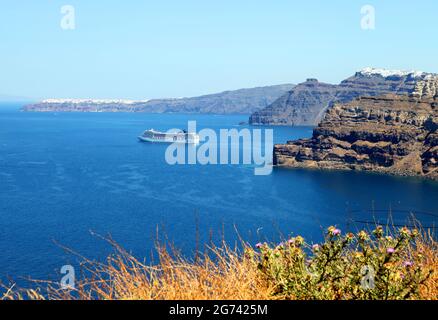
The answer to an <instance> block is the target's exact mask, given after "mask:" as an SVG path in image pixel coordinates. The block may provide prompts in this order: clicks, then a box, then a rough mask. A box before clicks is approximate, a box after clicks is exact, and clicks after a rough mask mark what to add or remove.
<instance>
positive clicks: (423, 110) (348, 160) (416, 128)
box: [274, 82, 438, 179]
mask: <svg viewBox="0 0 438 320" xmlns="http://www.w3.org/2000/svg"><path fill="white" fill-rule="evenodd" d="M429 85H430V83H428V82H422V83H421V84H419V85H418V86H417V89H418V90H416V91H414V92H413V93H412V94H411V96H407V95H406V96H396V95H386V96H381V97H364V98H358V99H356V100H354V101H352V102H349V103H336V104H335V105H334V106H333V107H332V108H330V109H329V110H328V112H327V113H326V115H325V117H324V119H323V120H322V121H321V123H320V124H319V125H318V127H316V128H315V129H314V131H313V136H312V138H310V139H301V140H297V141H289V142H287V144H282V145H275V147H274V164H276V165H278V166H286V167H294V168H319V169H341V170H368V171H376V172H382V173H390V174H397V175H409V176H424V177H429V178H432V179H438V171H437V164H438V132H437V129H438V111H437V105H438V96H437V92H436V91H435V92H432V91H427V90H426V91H427V94H426V93H425V92H426V91H424V90H423V89H424V87H427V86H429ZM420 96H421V97H420Z"/></svg>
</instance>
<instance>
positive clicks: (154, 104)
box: [22, 84, 293, 114]
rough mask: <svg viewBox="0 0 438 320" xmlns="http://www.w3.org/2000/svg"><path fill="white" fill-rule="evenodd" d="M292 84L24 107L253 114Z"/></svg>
mask: <svg viewBox="0 0 438 320" xmlns="http://www.w3.org/2000/svg"><path fill="white" fill-rule="evenodd" d="M291 88H293V85H292V84H281V85H274V86H267V87H257V88H249V89H239V90H233V91H224V92H221V93H215V94H209V95H204V96H199V97H191V98H175V99H152V100H143V101H135V100H108V99H99V100H98V99H46V100H43V101H41V102H39V103H34V104H29V105H26V106H24V107H23V109H22V110H23V111H27V112H149V113H206V114H233V113H235V114H250V113H252V112H254V111H256V110H259V109H263V108H265V107H266V106H268V105H270V104H271V103H272V102H274V101H275V100H276V99H278V98H279V97H280V96H282V95H283V94H284V93H285V92H287V91H288V90H290V89H291Z"/></svg>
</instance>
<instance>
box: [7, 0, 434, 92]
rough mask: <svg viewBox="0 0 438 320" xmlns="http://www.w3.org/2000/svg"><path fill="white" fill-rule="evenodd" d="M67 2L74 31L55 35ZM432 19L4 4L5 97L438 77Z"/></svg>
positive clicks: (386, 10) (253, 1)
mask: <svg viewBox="0 0 438 320" xmlns="http://www.w3.org/2000/svg"><path fill="white" fill-rule="evenodd" d="M65 4H71V5H73V6H74V7H75V9H76V29H75V30H69V31H66V30H63V29H62V28H61V27H60V21H61V18H62V14H61V12H60V8H61V6H62V5H65ZM366 4H371V5H373V6H374V7H375V9H376V29H375V30H373V31H370V30H368V31H364V30H362V29H361V27H360V21H361V17H362V16H361V13H360V9H361V7H362V6H363V5H366ZM437 13H438V1H436V0H429V1H428V0H417V1H403V0H380V1H377V0H375V1H371V0H370V1H367V0H363V1H361V0H344V1H340V0H331V1H327V0H319V1H316V0H306V1H293V0H284V1H279V0H278V1H275V0H273V1H266V0H263V1H258V0H234V1H229V0H221V1H207V0H183V1H181V0H178V1H177V0H174V1H169V0H160V1H147V0H144V1H140V0H138V1H137V0H130V1H118V0H106V1H90V0H68V1H67V0H65V1H57V0H50V1H49V0H38V1H35V0H27V1H24V0H14V1H12V0H9V1H2V3H1V8H0V94H3V95H14V96H24V97H31V98H46V97H55V98H57V97H58V98H62V97H65V98H67V97H78V98H88V97H91V98H132V99H143V98H159V97H182V96H195V95H200V94H206V93H212V92H218V91H222V90H227V89H237V88H242V87H253V86H262V85H271V84H280V83H299V82H302V81H303V80H305V79H306V78H308V77H316V78H318V79H320V80H321V81H325V82H332V83H337V82H339V81H341V80H342V79H344V78H346V77H348V76H350V75H352V74H353V73H354V71H356V70H358V69H361V68H363V67H366V66H375V67H386V68H397V69H418V70H423V71H430V72H438V41H437V31H438V25H437V18H436V16H437Z"/></svg>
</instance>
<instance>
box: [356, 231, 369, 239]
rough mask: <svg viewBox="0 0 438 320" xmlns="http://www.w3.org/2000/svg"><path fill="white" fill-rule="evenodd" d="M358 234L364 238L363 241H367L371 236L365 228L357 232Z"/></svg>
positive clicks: (360, 237)
mask: <svg viewBox="0 0 438 320" xmlns="http://www.w3.org/2000/svg"><path fill="white" fill-rule="evenodd" d="M357 236H358V237H359V239H360V240H362V241H366V240H368V238H369V236H368V234H367V233H366V232H365V231H364V230H362V231H360V232H359V233H358V234H357Z"/></svg>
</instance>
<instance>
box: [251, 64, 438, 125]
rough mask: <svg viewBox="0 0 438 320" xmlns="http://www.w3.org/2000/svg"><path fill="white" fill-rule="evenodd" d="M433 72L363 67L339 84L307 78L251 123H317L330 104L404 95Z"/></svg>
mask: <svg viewBox="0 0 438 320" xmlns="http://www.w3.org/2000/svg"><path fill="white" fill-rule="evenodd" d="M435 76H436V75H434V74H431V73H425V72H417V71H400V70H386V69H377V68H365V69H363V70H361V71H358V72H356V73H355V74H354V75H353V76H351V77H349V78H347V79H345V80H343V81H342V82H341V83H340V84H327V83H322V82H319V81H318V80H317V79H313V78H311V79H307V81H306V82H303V83H300V84H298V85H297V86H295V87H294V88H293V89H291V90H290V91H288V92H287V93H285V94H284V95H283V96H281V97H280V98H278V99H277V100H276V101H274V102H273V103H272V104H271V105H269V106H268V107H266V108H264V109H262V110H259V111H256V112H254V113H253V114H252V115H251V117H250V119H249V123H250V124H253V125H287V126H299V125H307V126H314V125H317V124H318V123H319V122H320V121H321V119H322V118H323V116H324V114H325V112H326V111H327V110H328V109H329V108H330V107H331V106H333V104H334V103H346V102H350V101H352V100H354V99H356V98H359V97H361V96H373V97H376V96H380V95H384V94H389V93H391V94H397V95H406V94H410V93H412V92H413V90H414V89H415V86H416V84H417V82H418V81H422V80H426V79H427V78H430V77H435Z"/></svg>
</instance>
